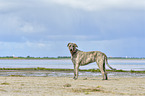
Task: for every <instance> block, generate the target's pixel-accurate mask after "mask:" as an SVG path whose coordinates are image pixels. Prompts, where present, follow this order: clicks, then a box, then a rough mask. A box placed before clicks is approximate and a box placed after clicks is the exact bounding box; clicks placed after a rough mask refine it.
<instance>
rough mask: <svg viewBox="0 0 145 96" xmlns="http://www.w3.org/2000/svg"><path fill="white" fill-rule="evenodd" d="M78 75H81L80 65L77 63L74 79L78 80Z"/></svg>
mask: <svg viewBox="0 0 145 96" xmlns="http://www.w3.org/2000/svg"><path fill="white" fill-rule="evenodd" d="M78 73H79V64H78V63H76V64H74V78H73V79H75V80H76V79H77V78H78Z"/></svg>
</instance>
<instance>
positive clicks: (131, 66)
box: [0, 59, 145, 71]
mask: <svg viewBox="0 0 145 96" xmlns="http://www.w3.org/2000/svg"><path fill="white" fill-rule="evenodd" d="M108 63H109V65H110V66H111V67H113V68H116V69H117V70H135V71H143V70H145V60H141V59H138V60H137V59H133V60H127V59H111V60H108ZM37 67H43V68H58V69H73V68H74V67H73V63H72V61H71V60H70V59H54V60H53V59H51V60H48V59H45V60H42V59H39V60H35V59H32V60H22V59H20V60H19V59H16V60H11V59H10V60H9V59H1V60H0V68H37ZM97 68H98V66H97V64H96V63H91V64H89V65H86V66H80V69H97ZM106 69H109V67H108V66H107V65H106Z"/></svg>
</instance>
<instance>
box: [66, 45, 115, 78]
mask: <svg viewBox="0 0 145 96" xmlns="http://www.w3.org/2000/svg"><path fill="white" fill-rule="evenodd" d="M67 47H68V48H69V51H70V53H71V60H72V62H73V64H74V78H73V79H75V80H76V79H77V78H78V72H79V66H84V65H87V64H89V63H92V62H96V63H97V65H98V67H99V69H100V71H101V73H102V76H103V80H108V77H107V72H106V69H105V63H106V64H107V65H108V67H109V68H110V69H112V70H116V69H113V68H112V67H111V66H110V65H109V64H108V61H107V56H106V54H104V53H103V52H100V51H90V52H83V51H80V50H78V49H77V47H78V46H77V44H75V43H68V45H67Z"/></svg>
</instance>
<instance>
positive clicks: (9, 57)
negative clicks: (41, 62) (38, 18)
mask: <svg viewBox="0 0 145 96" xmlns="http://www.w3.org/2000/svg"><path fill="white" fill-rule="evenodd" d="M70 58H71V57H70V56H58V57H31V56H26V57H21V56H20V57H15V56H5V57H0V59H70ZM108 59H145V57H108Z"/></svg>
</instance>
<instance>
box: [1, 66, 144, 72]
mask: <svg viewBox="0 0 145 96" xmlns="http://www.w3.org/2000/svg"><path fill="white" fill-rule="evenodd" d="M4 70H5V71H14V70H16V71H73V69H59V68H44V67H37V68H0V71H4ZM79 71H80V72H100V70H99V69H79ZM106 71H107V72H130V73H145V70H141V71H135V70H115V71H114V70H109V69H106Z"/></svg>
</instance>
